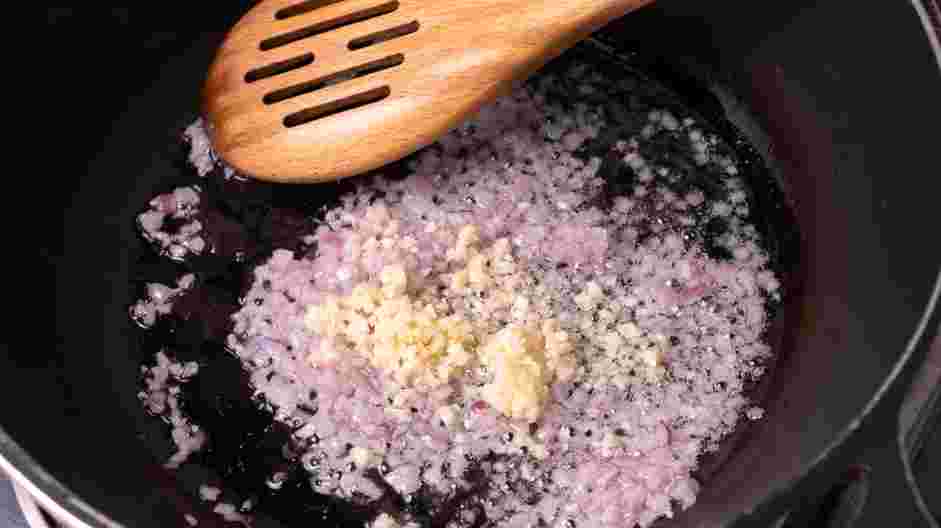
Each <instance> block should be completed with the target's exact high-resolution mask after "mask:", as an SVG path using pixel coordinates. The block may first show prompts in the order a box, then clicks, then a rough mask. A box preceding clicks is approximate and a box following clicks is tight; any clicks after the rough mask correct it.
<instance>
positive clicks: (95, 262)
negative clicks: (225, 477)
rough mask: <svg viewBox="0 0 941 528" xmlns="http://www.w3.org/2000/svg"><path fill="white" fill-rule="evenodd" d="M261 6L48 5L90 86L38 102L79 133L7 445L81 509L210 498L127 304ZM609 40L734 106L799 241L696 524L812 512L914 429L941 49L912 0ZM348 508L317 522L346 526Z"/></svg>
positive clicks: (705, 106) (11, 376)
mask: <svg viewBox="0 0 941 528" xmlns="http://www.w3.org/2000/svg"><path fill="white" fill-rule="evenodd" d="M929 2H930V0H929ZM247 7H248V6H247V4H246V5H232V6H231V7H226V8H221V7H217V8H215V10H213V11H211V12H210V11H208V10H206V11H205V12H203V11H204V10H205V8H199V7H195V8H193V7H190V8H188V9H186V10H181V9H180V8H175V9H169V8H165V7H161V8H159V9H158V8H156V7H140V8H132V9H125V10H116V11H115V10H103V9H98V10H95V8H88V11H83V10H70V9H64V10H63V9H59V10H50V22H52V18H53V17H52V15H56V16H57V17H58V23H56V24H54V25H50V28H51V29H52V30H53V32H52V34H51V35H50V38H52V39H53V42H60V43H66V42H67V45H62V46H60V47H59V48H58V50H57V55H56V58H57V61H56V64H55V67H54V68H45V69H46V70H47V73H49V74H50V82H49V83H47V84H46V87H47V88H48V89H50V94H56V93H57V92H58V89H59V88H60V87H61V86H62V83H63V82H64V81H65V80H68V81H69V89H70V90H73V92H72V96H71V97H70V98H69V99H68V100H67V104H64V105H62V106H57V107H56V108H54V112H55V113H54V116H50V117H49V118H47V119H45V120H40V121H43V124H44V125H48V123H49V122H50V121H49V119H51V118H52V117H54V119H55V122H57V123H60V127H61V128H60V129H59V131H58V132H59V134H60V137H63V138H68V139H69V141H67V142H65V143H66V144H58V142H54V144H52V145H50V144H45V145H44V149H45V152H46V154H45V156H44V157H42V158H40V159H39V161H42V162H43V163H45V164H47V167H48V168H47V169H44V170H46V171H47V172H48V173H50V174H56V173H61V174H63V177H62V178H61V179H58V180H55V184H56V185H55V186H49V188H47V189H45V190H44V191H43V193H42V195H41V196H43V197H44V200H46V201H45V203H44V204H43V207H44V209H43V213H42V214H44V215H46V214H47V215H48V216H46V217H45V218H47V220H48V225H47V227H49V228H50V229H49V232H48V234H47V236H46V238H45V239H44V240H46V241H47V244H46V245H45V247H44V248H43V251H42V253H41V256H42V257H43V260H44V262H45V263H46V265H47V266H48V268H47V269H46V271H48V273H54V274H55V278H56V280H55V287H54V288H55V291H54V292H49V293H54V295H55V304H54V306H55V309H56V313H55V330H56V332H55V334H54V335H55V339H54V340H53V342H52V343H50V344H49V345H46V346H37V345H36V344H35V342H34V343H33V344H32V345H31V346H29V347H23V346H10V347H7V351H6V353H4V354H2V355H0V361H2V369H0V373H2V376H3V377H4V378H3V383H0V387H2V391H3V392H2V394H3V395H4V396H5V398H4V400H3V401H4V408H3V410H2V413H0V423H2V426H3V432H2V433H0V454H2V457H3V459H4V460H5V461H6V465H7V466H9V469H12V470H14V471H15V472H16V473H17V474H19V475H22V477H23V478H24V479H26V480H28V481H30V482H31V483H33V484H34V485H35V487H36V488H37V489H38V491H39V492H40V493H41V494H42V495H44V496H45V497H48V498H49V499H51V501H52V502H55V503H56V504H58V506H59V507H60V508H61V512H60V513H65V514H66V516H68V517H69V518H72V519H73V520H78V521H80V522H82V523H85V524H88V525H91V526H107V525H109V523H111V522H117V523H120V524H124V525H127V526H141V527H146V526H177V525H180V524H181V523H180V518H181V515H182V513H183V512H187V511H195V512H197V513H204V512H201V510H200V508H202V506H200V505H199V504H197V503H196V502H197V501H195V500H194V499H193V497H192V496H191V495H189V494H187V492H186V489H185V486H183V485H182V484H180V482H182V481H198V480H199V479H200V478H202V477H203V476H204V475H199V474H183V475H179V476H174V475H171V474H167V473H166V472H164V471H163V470H161V469H159V463H160V462H161V461H162V460H163V459H164V458H165V456H166V452H165V450H166V446H165V445H163V444H161V442H159V441H151V439H154V438H159V437H160V434H161V433H160V431H161V429H160V426H159V424H157V423H155V421H154V420H153V419H151V418H149V417H147V416H146V415H144V413H143V412H142V410H141V408H140V405H139V403H138V401H137V399H136V397H135V393H136V390H137V386H136V381H137V368H138V363H139V361H140V360H141V359H142V357H143V351H142V350H140V349H139V347H138V346H137V341H136V339H135V337H134V330H133V328H132V325H131V323H130V322H129V321H128V319H127V317H126V307H127V305H128V303H129V302H131V300H132V297H133V295H134V293H135V292H134V289H133V287H132V286H131V285H132V284H133V281H134V279H135V278H137V277H135V276H134V274H135V273H139V270H138V268H137V267H136V265H135V262H136V261H135V257H134V256H135V255H137V254H139V252H141V251H142V250H143V246H142V244H143V243H142V241H141V240H140V239H139V238H138V237H137V235H136V233H135V231H134V226H133V216H134V214H135V213H136V212H137V210H138V209H139V208H140V207H141V205H142V204H144V203H145V202H146V200H148V199H149V198H150V197H151V196H152V195H154V194H156V193H158V192H162V191H164V190H166V189H167V188H168V186H170V185H172V184H173V183H176V182H179V181H181V178H182V176H181V169H180V167H179V158H180V151H179V146H178V143H177V134H178V132H179V130H180V128H181V127H182V126H183V125H185V124H187V122H188V121H189V120H190V119H192V118H193V117H194V116H195V115H196V111H197V108H198V103H199V100H198V95H199V88H200V85H201V81H202V78H203V76H204V72H205V70H206V67H207V65H208V63H209V61H210V58H211V56H212V53H213V50H214V47H215V45H216V44H217V43H218V42H219V40H220V38H221V32H222V31H224V30H225V28H227V27H228V26H229V25H231V23H233V22H234V20H235V19H237V17H238V16H239V15H240V14H241V13H242V12H244V11H245V10H246V9H247ZM601 39H602V40H604V41H605V42H608V43H609V44H610V45H612V46H614V47H615V48H616V49H619V50H639V51H640V53H639V54H638V55H637V57H635V59H634V60H636V61H639V63H640V65H641V66H643V67H644V68H647V69H648V70H649V71H651V72H654V74H655V75H657V76H658V78H661V79H663V80H665V81H666V82H667V83H668V84H669V85H670V86H671V87H672V88H674V89H676V90H677V91H678V92H679V93H680V94H681V95H682V96H683V97H684V98H686V100H687V102H688V103H689V104H690V105H691V106H693V107H694V108H696V109H697V110H699V111H700V112H702V113H703V114H706V115H710V116H713V122H714V123H715V124H716V126H724V123H726V120H727V121H728V122H729V123H733V124H734V125H735V128H737V129H738V132H741V133H742V134H743V135H744V136H745V137H747V138H748V139H749V141H751V142H752V143H753V144H754V145H756V146H757V150H758V153H759V154H760V156H761V157H762V158H764V159H763V160H762V163H764V164H766V165H767V166H768V167H770V177H771V181H777V182H778V183H779V184H780V188H781V189H782V190H783V193H784V195H785V196H786V200H785V201H784V203H786V204H789V207H777V205H778V204H780V203H781V201H780V200H778V199H773V200H772V199H770V198H769V199H768V200H766V203H765V204H764V206H763V207H764V209H763V211H764V214H765V215H766V221H767V226H768V227H767V228H768V229H769V230H771V231H769V232H771V233H773V234H774V235H775V237H776V238H775V243H778V244H780V245H781V250H782V254H783V255H788V256H791V257H790V260H788V259H785V260H784V261H782V263H781V265H782V266H783V267H784V268H783V271H785V272H786V273H787V274H788V276H789V279H790V285H791V295H790V296H789V298H788V301H787V304H786V306H784V307H783V309H782V310H781V316H780V317H779V319H778V320H777V323H776V326H775V329H774V330H773V332H772V337H773V338H774V339H775V346H776V348H777V350H778V352H779V357H780V361H779V364H778V366H777V369H776V373H775V375H774V377H773V378H770V379H771V382H770V386H768V387H767V388H766V396H767V403H766V406H767V409H768V414H767V418H766V419H764V420H762V421H760V422H757V424H756V425H754V426H752V427H750V428H748V429H746V430H743V432H742V433H741V434H740V435H738V437H737V438H735V439H733V441H731V442H729V443H728V448H727V449H726V450H725V452H724V453H723V454H721V455H720V456H716V457H712V459H711V460H710V461H709V463H708V464H707V469H708V470H709V472H710V473H711V478H710V479H709V482H708V485H707V486H705V487H704V489H703V492H702V494H701V495H700V498H699V501H698V502H697V504H696V506H695V507H693V508H692V509H690V510H689V511H687V512H684V513H683V514H681V515H680V516H679V517H678V519H677V520H676V524H675V525H676V526H716V525H723V524H727V523H732V522H733V521H738V522H741V523H743V524H749V523H751V524H755V525H767V524H768V523H770V522H771V520H773V519H777V518H779V516H780V515H781V514H782V513H783V512H785V511H789V510H794V512H795V513H793V514H792V521H791V522H792V523H793V525H795V526H799V525H801V524H800V523H802V522H803V521H802V519H805V518H806V517H802V515H805V514H804V513H802V512H804V511H806V509H804V510H801V509H800V508H799V506H800V505H802V504H803V505H806V504H808V503H809V501H811V500H812V499H815V498H816V497H818V496H819V495H820V494H821V493H822V492H823V491H824V490H826V489H827V488H828V487H829V485H830V484H832V482H833V478H834V477H835V476H836V475H837V474H839V473H841V472H842V471H843V470H844V469H845V468H846V465H847V463H848V461H849V460H852V456H853V454H854V452H855V448H856V447H857V446H858V445H859V443H860V442H872V441H879V442H894V441H895V436H894V432H895V428H894V421H889V420H886V419H885V416H890V415H891V413H893V412H894V411H893V409H892V406H893V405H897V400H898V399H899V398H900V395H901V393H902V391H903V389H904V385H905V383H906V382H907V380H908V378H909V376H910V374H911V371H912V369H913V368H914V367H915V366H916V365H917V362H918V360H919V358H920V357H921V354H922V353H923V350H922V348H919V343H920V338H921V337H923V336H922V334H923V333H924V330H925V329H926V328H930V329H933V328H937V323H936V322H931V321H930V319H931V313H932V308H933V307H934V303H935V301H936V300H937V297H938V273H939V263H941V244H938V234H937V228H938V225H939V223H938V220H937V213H936V209H937V205H936V204H937V203H938V197H939V196H941V178H939V176H941V169H939V167H938V162H937V155H936V152H937V148H938V146H939V141H938V137H939V136H938V133H937V124H938V123H941V104H939V95H941V68H939V62H938V60H939V57H938V55H937V52H936V51H932V48H931V46H930V44H929V39H928V37H927V36H926V29H925V26H924V25H923V19H922V18H919V14H918V11H917V10H916V9H914V8H913V5H912V4H909V3H907V2H893V3H890V2H880V3H876V2H872V3H863V2H851V1H848V0H845V1H844V0H829V1H824V2H785V3H780V5H778V4H772V3H757V2H755V3H747V4H746V3H742V2H731V1H722V0H717V1H714V2H689V1H682V0H662V1H661V2H659V3H657V4H656V5H655V6H653V7H651V8H648V9H645V10H643V11H641V12H638V13H635V14H633V15H631V16H630V17H628V18H626V19H624V20H622V21H619V22H618V23H616V24H613V25H612V26H611V27H609V28H607V29H606V30H605V31H604V32H603V35H602V37H601ZM40 63H41V61H40ZM43 100H44V101H49V100H52V99H43ZM728 133H730V134H733V133H737V132H736V131H735V130H731V129H730V130H729V131H728ZM753 183H756V182H753ZM761 185H762V184H761V183H760V182H758V183H756V188H760V189H764V191H767V192H768V193H771V192H772V191H773V190H774V188H775V187H774V186H765V187H761ZM323 193H324V199H327V198H328V197H329V196H328V195H330V194H332V193H333V191H331V190H330V189H327V188H324V190H323ZM768 196H770V194H769V195H768ZM46 197H47V198H46ZM46 208H48V210H47V209H46ZM60 210H61V214H62V216H61V219H60V217H59V216H58V211H60ZM788 216H793V223H794V225H796V228H797V229H796V232H798V233H799V234H800V235H799V236H792V233H793V232H794V231H792V230H791V229H790V228H789V227H788V226H789V225H790V224H789V222H790V221H789V220H788ZM60 220H61V223H60ZM14 225H15V224H14ZM59 233H61V236H59ZM46 277H48V275H46ZM45 283H46V284H48V279H46V281H45ZM39 291H40V292H42V288H41V287H40V288H39ZM35 293H36V291H35V290H31V295H35ZM50 297H51V296H50ZM50 297H46V298H50ZM50 304H52V303H49V302H48V301H46V302H42V303H41V304H40V305H39V306H38V307H37V308H34V309H33V310H34V311H35V314H36V315H41V316H42V317H40V318H37V319H41V320H42V321H45V320H48V317H45V311H46V310H48V306H49V305H50ZM37 331H38V332H40V333H42V332H43V330H32V331H31V332H37ZM27 396H28V399H27ZM207 397H208V398H211V397H212V395H211V394H207ZM887 409H888V410H887ZM885 424H890V425H889V426H885ZM876 426H878V427H876ZM867 428H868V430H869V431H870V432H869V433H867V434H864V435H861V434H860V432H859V430H860V429H862V430H863V431H865V430H867ZM872 431H877V432H878V433H881V434H880V435H879V436H874V434H876V433H873V432H872ZM178 477H179V480H178ZM904 485H905V482H904V479H903V475H901V474H899V473H892V472H883V473H880V472H875V473H874V476H873V478H872V488H871V491H872V493H871V499H870V502H871V504H870V506H869V508H868V509H867V510H865V512H866V514H867V515H877V514H879V513H880V512H881V511H888V510H889V509H892V510H895V507H898V506H901V507H899V508H898V510H897V512H895V513H896V515H895V517H894V520H893V522H895V523H896V524H899V525H905V526H907V525H909V524H913V523H914V522H916V521H915V519H914V518H904V515H906V512H908V511H909V510H911V511H912V512H915V511H917V510H915V508H914V507H912V508H907V507H906V506H907V505H901V503H892V502H891V501H889V499H888V497H898V496H899V495H898V494H893V493H892V491H893V490H894V489H898V488H899V487H902V486H904ZM902 497H908V495H904V494H903V495H902ZM906 500H911V499H910V498H909V499H906ZM288 505H289V504H288ZM343 512H345V510H343V509H342V507H339V506H338V507H336V508H334V509H333V510H331V511H330V512H328V515H327V517H326V518H325V519H322V520H319V521H318V520H316V519H315V520H314V521H311V522H312V523H313V524H316V525H319V524H322V525H324V526H330V525H336V524H340V522H341V521H343V520H344V518H345V517H344V515H345V513H343ZM899 515H901V516H902V517H899ZM201 517H202V515H201ZM210 519H212V517H205V520H204V521H203V522H204V523H205V524H202V525H203V526H205V525H207V524H208V523H211V521H210ZM871 519H874V518H871ZM871 522H873V523H876V522H877V521H872V520H871ZM873 525H877V524H873Z"/></svg>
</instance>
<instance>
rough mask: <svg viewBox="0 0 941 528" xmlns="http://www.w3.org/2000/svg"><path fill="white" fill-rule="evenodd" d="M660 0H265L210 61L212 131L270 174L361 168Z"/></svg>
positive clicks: (247, 164) (230, 153)
mask: <svg viewBox="0 0 941 528" xmlns="http://www.w3.org/2000/svg"><path fill="white" fill-rule="evenodd" d="M651 1H652V0H309V1H299V0H271V1H262V2H260V3H259V4H258V5H256V6H255V7H254V8H253V9H252V10H251V11H249V12H248V13H247V14H246V15H245V16H244V17H243V18H242V19H241V20H240V21H239V22H238V23H237V24H236V26H235V27H234V28H233V29H232V30H231V32H230V33H229V34H228V35H227V37H226V39H225V41H224V42H223V44H222V46H221V47H220V49H219V51H218V53H217V56H216V58H215V61H214V62H213V64H212V66H211V68H210V71H209V75H208V78H207V81H206V85H205V90H204V104H205V107H204V112H205V114H206V117H207V118H208V120H209V124H210V135H211V138H212V142H213V145H214V147H215V149H216V151H217V152H218V153H219V154H220V155H221V156H222V158H223V159H224V160H225V161H226V162H227V163H229V164H231V165H232V166H233V167H235V168H236V169H238V170H239V171H241V172H243V173H245V174H247V175H250V176H252V177H255V178H258V179H262V180H270V181H282V182H298V183H303V182H320V181H328V180H334V179H337V178H343V177H346V176H351V175H354V174H358V173H362V172H365V171H367V170H370V169H374V168H377V167H379V166H382V165H383V164H386V163H389V162H391V161H394V160H396V159H399V158H401V157H403V156H405V155H407V154H409V153H411V152H414V151H415V150H418V149H419V148H421V147H423V146H425V145H428V144H430V143H432V142H433V141H435V140H436V139H437V138H438V137H440V136H441V135H442V134H444V133H445V132H447V131H448V130H449V129H451V128H453V127H454V126H456V125H458V124H460V123H461V121H462V120H464V119H465V118H466V117H468V115H469V114H471V113H473V112H475V111H476V110H477V109H479V108H480V106H481V105H483V104H484V103H487V102H489V101H491V100H493V99H494V98H496V97H497V96H499V95H501V94H503V93H507V92H508V91H509V90H510V89H511V87H512V83H513V81H516V80H519V79H522V78H525V77H526V76H528V75H530V74H531V73H533V72H534V71H535V70H536V69H538V68H539V67H541V66H542V65H543V64H545V63H546V62H547V61H549V60H550V59H552V58H554V57H555V56H557V55H559V54H560V53H561V52H562V51H564V50H565V49H567V48H569V47H570V46H572V45H574V44H575V43H576V42H578V41H579V40H581V39H583V38H584V37H586V36H588V35H589V34H590V33H591V32H593V31H595V30H596V29H599V28H600V27H601V26H603V25H604V24H606V23H607V22H609V21H611V20H613V19H615V18H617V17H620V16H622V15H624V14H626V13H628V12H630V11H632V10H634V9H636V8H638V7H640V6H642V5H644V4H647V3H649V2H651Z"/></svg>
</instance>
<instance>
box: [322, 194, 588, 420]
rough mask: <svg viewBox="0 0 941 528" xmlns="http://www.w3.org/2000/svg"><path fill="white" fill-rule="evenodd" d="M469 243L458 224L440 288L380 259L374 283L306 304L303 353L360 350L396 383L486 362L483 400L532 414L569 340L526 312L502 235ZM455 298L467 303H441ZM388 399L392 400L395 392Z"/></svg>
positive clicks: (568, 360)
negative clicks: (308, 336)
mask: <svg viewBox="0 0 941 528" xmlns="http://www.w3.org/2000/svg"><path fill="white" fill-rule="evenodd" d="M375 214H376V215H378V216H382V212H381V211H379V212H377V213H375ZM393 243H394V244H398V242H393ZM479 243H480V235H479V230H478V229H477V228H476V227H475V226H465V227H464V228H462V229H461V230H460V232H459V233H458V234H457V236H456V242H455V246H454V247H453V248H452V249H450V250H449V251H448V260H449V261H450V262H451V263H452V264H453V266H451V272H450V273H447V274H446V275H445V276H444V277H445V279H446V280H445V287H444V288H441V289H439V288H436V287H433V286H430V287H425V288H416V287H415V286H414V285H413V282H412V280H411V279H410V277H409V273H408V271H407V270H406V269H405V268H404V267H403V266H400V265H389V266H386V267H385V268H383V269H382V270H381V271H380V273H378V283H376V282H372V283H369V282H367V283H361V284H358V285H356V286H355V287H354V288H353V290H352V292H351V293H350V294H349V295H348V296H331V297H328V298H326V299H324V300H323V301H322V302H321V303H319V304H316V305H311V306H308V307H307V311H306V313H305V319H304V321H305V325H306V327H307V329H308V330H309V331H311V332H313V333H315V334H318V335H319V336H320V337H321V338H322V339H321V342H320V347H319V348H318V349H316V350H314V351H311V352H310V353H309V355H308V361H309V362H311V363H313V364H315V365H316V364H324V363H328V362H333V361H337V360H338V359H340V356H341V355H342V354H346V353H359V354H363V355H364V356H365V357H367V358H368V359H369V361H370V363H371V364H372V365H373V366H375V367H377V368H379V369H382V370H383V371H385V372H386V373H388V374H389V375H390V377H391V378H392V380H394V381H395V382H396V383H397V384H399V385H401V386H402V387H403V390H407V389H405V387H408V386H422V387H426V388H432V387H438V386H441V385H444V384H446V383H448V382H449V381H450V380H452V379H454V378H455V377H456V376H458V375H460V373H462V372H465V371H466V369H467V368H468V367H470V366H472V365H476V364H480V365H483V366H485V367H487V379H486V383H485V385H484V387H483V389H482V390H481V396H482V397H483V399H484V400H485V401H487V402H488V403H490V404H491V405H492V406H493V407H494V408H496V409H497V410H498V411H500V412H501V413H503V414H505V415H506V416H509V417H511V418H517V419H524V420H535V419H537V418H538V417H539V416H540V415H541V414H542V409H543V407H544V406H545V403H546V400H547V399H548V395H549V388H550V387H551V385H552V383H554V382H555V381H556V380H568V379H571V378H572V376H573V375H574V374H575V355H574V351H573V346H572V343H571V341H570V339H569V336H568V334H567V333H566V332H564V331H562V330H561V329H560V327H559V324H558V322H557V321H555V320H554V319H545V318H543V317H542V316H540V315H539V314H537V313H535V312H533V311H532V309H531V307H530V302H529V300H528V298H527V297H526V296H525V295H521V294H520V292H519V286H520V285H521V284H523V283H525V282H526V278H525V277H523V276H522V272H521V271H519V270H520V267H518V266H517V265H516V262H515V260H514V259H513V255H512V252H511V247H510V243H509V241H508V240H507V239H499V240H497V241H495V242H494V243H493V244H491V245H490V246H489V247H487V248H480V247H478V245H479ZM399 245H401V244H399ZM414 278H415V277H412V279H414ZM414 283H415V284H419V281H417V280H416V281H415V282H414ZM484 299H485V300H484ZM458 301H460V302H461V303H467V306H469V307H471V308H472V310H471V311H470V312H467V311H461V310H457V311H452V310H451V309H449V306H450V305H449V303H455V302H458ZM496 311H504V312H505V313H506V314H507V315H508V316H510V315H511V318H512V320H506V321H500V322H498V319H497V318H496V317H490V315H491V314H493V313H494V312H496ZM510 312H512V314H511V313H510ZM461 314H464V315H461ZM468 314H470V315H469V316H467V315H468ZM465 316H467V317H465ZM481 344H483V345H482V346H481ZM392 401H393V403H392V406H395V402H396V401H398V398H392ZM452 414H453V413H452V412H451V411H450V410H449V409H447V408H444V409H442V416H441V418H442V420H443V421H444V422H446V423H447V424H453V423H455V420H456V416H452ZM449 426H450V425H449Z"/></svg>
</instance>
